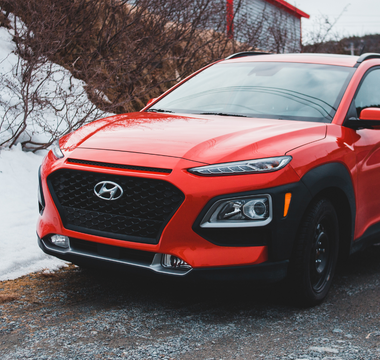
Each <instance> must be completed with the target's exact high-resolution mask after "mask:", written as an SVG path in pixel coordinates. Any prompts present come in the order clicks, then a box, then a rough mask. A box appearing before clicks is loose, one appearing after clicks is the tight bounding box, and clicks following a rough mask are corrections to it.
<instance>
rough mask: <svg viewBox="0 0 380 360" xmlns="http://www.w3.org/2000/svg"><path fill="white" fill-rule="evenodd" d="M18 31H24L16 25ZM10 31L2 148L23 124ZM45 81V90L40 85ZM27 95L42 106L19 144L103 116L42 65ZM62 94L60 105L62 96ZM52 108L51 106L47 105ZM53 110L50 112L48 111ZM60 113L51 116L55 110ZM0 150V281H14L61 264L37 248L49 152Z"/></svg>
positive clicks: (1, 61)
mask: <svg viewBox="0 0 380 360" xmlns="http://www.w3.org/2000/svg"><path fill="white" fill-rule="evenodd" d="M20 26H24V25H23V24H22V23H21V22H20ZM12 33H13V30H12V29H11V30H9V31H8V30H7V29H5V28H3V27H0V144H1V143H2V142H4V141H5V140H7V139H9V137H11V136H12V134H14V133H15V131H16V130H17V128H18V127H19V124H20V118H21V119H22V116H23V113H22V110H23V108H22V106H23V104H22V102H20V98H19V90H20V89H19V88H18V87H19V85H20V73H18V70H20V68H17V66H19V65H18V64H20V63H22V60H20V62H19V58H18V56H17V55H16V54H15V53H14V50H15V44H14V43H13V42H12ZM40 79H43V81H44V83H43V86H41V87H39V81H40ZM46 79H48V80H46ZM33 81H35V82H34V84H33V86H32V87H31V90H32V91H34V90H35V89H38V91H39V93H38V94H39V96H41V97H43V99H44V101H45V102H44V104H45V105H46V106H40V107H38V106H36V107H35V110H34V111H33V112H32V113H31V114H30V115H29V116H30V117H29V120H28V122H27V129H26V131H25V132H24V133H23V134H22V136H20V137H19V139H18V142H19V143H20V142H22V141H25V140H28V139H32V140H33V141H34V142H47V141H50V139H51V138H52V136H54V133H53V132H54V131H57V133H58V134H62V133H63V132H65V131H66V130H67V128H68V126H69V121H70V122H72V123H74V124H75V123H77V122H78V121H79V120H80V119H81V118H83V116H84V115H85V114H88V113H90V114H91V115H90V116H89V117H88V118H87V121H91V120H94V119H96V118H99V117H101V115H103V116H106V115H107V114H104V113H101V112H100V111H98V110H97V109H96V108H95V109H94V105H93V104H92V103H91V102H90V101H89V100H88V98H87V95H86V92H85V90H84V86H85V84H84V83H83V82H82V81H79V80H77V79H74V78H72V76H71V74H70V73H69V72H68V71H67V70H66V69H64V68H62V67H60V66H58V65H56V64H52V63H49V62H47V61H46V62H45V63H44V64H43V66H41V67H39V68H38V69H36V71H35V73H34V79H33ZM62 94H65V96H64V98H63V101H64V102H63V103H62V104H60V103H59V101H60V99H62V98H60V96H61V95H62ZM49 104H50V105H49ZM51 105H53V106H51ZM55 107H57V108H59V109H61V110H60V111H55V110H54V108H55ZM7 145H8V146H9V142H8V144H4V146H3V149H0V189H1V191H0V281H3V280H7V279H14V278H16V277H19V276H22V275H25V274H28V273H30V272H34V271H38V270H42V269H47V270H52V269H56V268H57V267H60V266H63V265H64V264H65V263H64V262H63V261H61V260H58V259H56V258H55V257H51V256H48V255H45V254H44V253H43V252H42V250H40V248H39V247H38V245H37V237H36V230H35V229H36V221H37V216H38V206H37V182H38V178H37V176H38V167H39V165H40V164H41V162H42V158H43V155H44V154H46V153H47V151H44V152H40V153H39V154H33V153H31V152H29V153H26V152H23V151H22V150H21V145H20V144H18V145H17V146H14V147H12V149H11V150H9V149H6V147H7Z"/></svg>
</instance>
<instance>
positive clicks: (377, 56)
mask: <svg viewBox="0 0 380 360" xmlns="http://www.w3.org/2000/svg"><path fill="white" fill-rule="evenodd" d="M369 59H380V54H377V53H365V54H362V55H360V56H359V59H358V61H357V63H358V64H360V63H362V62H363V61H365V60H369Z"/></svg>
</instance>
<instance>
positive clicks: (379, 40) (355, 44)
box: [303, 34, 380, 55]
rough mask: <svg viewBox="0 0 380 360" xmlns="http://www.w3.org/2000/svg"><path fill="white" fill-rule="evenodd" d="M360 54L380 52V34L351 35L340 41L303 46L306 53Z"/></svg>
mask: <svg viewBox="0 0 380 360" xmlns="http://www.w3.org/2000/svg"><path fill="white" fill-rule="evenodd" d="M351 49H352V51H353V55H360V54H363V53H372V52H373V53H380V34H373V35H365V36H351V37H346V38H343V39H341V40H339V41H327V42H325V43H316V44H313V45H307V46H304V47H303V52H306V53H329V54H347V55H351Z"/></svg>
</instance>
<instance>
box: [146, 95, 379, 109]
mask: <svg viewBox="0 0 380 360" xmlns="http://www.w3.org/2000/svg"><path fill="white" fill-rule="evenodd" d="M156 100H157V98H153V99H150V100H149V101H148V103H147V104H146V106H149V105H150V104H151V103H152V102H154V101H156ZM379 110H380V109H379Z"/></svg>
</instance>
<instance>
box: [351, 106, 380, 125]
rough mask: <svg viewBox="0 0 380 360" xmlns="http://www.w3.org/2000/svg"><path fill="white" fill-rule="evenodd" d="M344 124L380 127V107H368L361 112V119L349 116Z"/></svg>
mask: <svg viewBox="0 0 380 360" xmlns="http://www.w3.org/2000/svg"><path fill="white" fill-rule="evenodd" d="M344 125H345V126H347V127H349V128H351V129H354V130H357V129H380V108H366V109H363V110H362V111H361V113H360V117H359V119H357V118H353V117H352V118H349V119H347V120H346V121H345V122H344Z"/></svg>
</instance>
